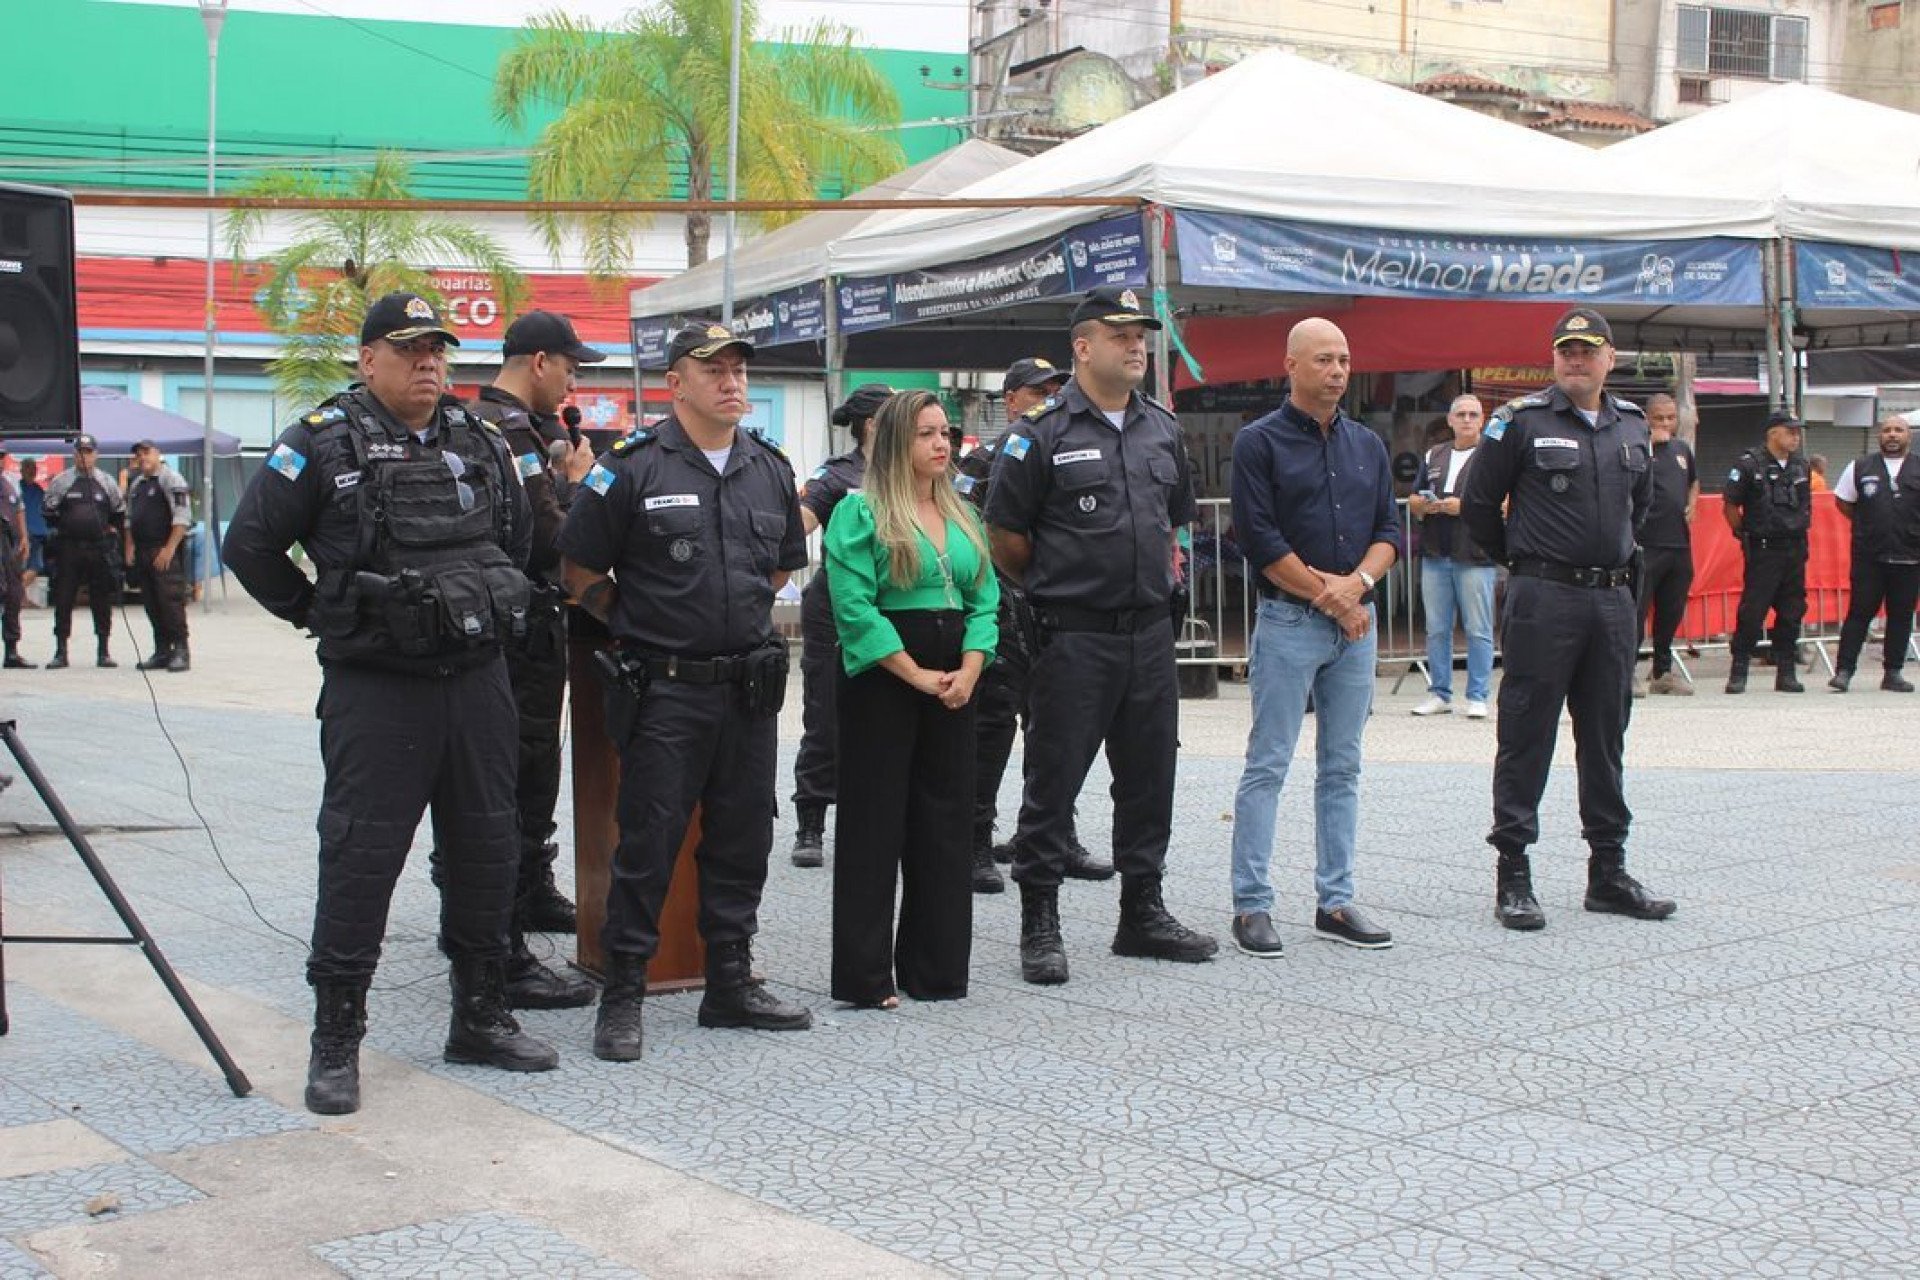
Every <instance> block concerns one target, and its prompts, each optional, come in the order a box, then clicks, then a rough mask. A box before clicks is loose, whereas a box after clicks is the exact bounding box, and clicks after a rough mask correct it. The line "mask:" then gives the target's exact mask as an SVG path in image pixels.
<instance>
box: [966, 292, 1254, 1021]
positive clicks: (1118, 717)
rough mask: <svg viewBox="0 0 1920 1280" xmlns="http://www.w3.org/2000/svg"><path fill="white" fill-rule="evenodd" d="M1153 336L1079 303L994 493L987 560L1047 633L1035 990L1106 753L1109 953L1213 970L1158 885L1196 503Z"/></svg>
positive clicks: (1024, 950) (1102, 300) (1210, 944)
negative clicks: (1178, 627)
mask: <svg viewBox="0 0 1920 1280" xmlns="http://www.w3.org/2000/svg"><path fill="white" fill-rule="evenodd" d="M1158 328H1160V321H1159V320H1157V319H1155V318H1154V317H1153V316H1151V315H1149V314H1147V313H1145V312H1143V311H1141V310H1140V304H1139V300H1138V299H1137V298H1135V296H1134V294H1133V291H1132V290H1130V289H1127V290H1122V289H1114V288H1101V289H1095V290H1093V291H1092V292H1091V293H1089V294H1088V295H1087V296H1086V298H1085V299H1084V300H1083V301H1082V302H1081V303H1080V305H1078V306H1077V307H1075V308H1074V311H1073V318H1072V339H1073V361H1074V363H1073V378H1072V380H1071V381H1069V382H1068V383H1067V385H1066V386H1065V387H1064V388H1063V389H1062V390H1061V392H1060V394H1059V395H1058V396H1055V397H1054V398H1052V399H1051V400H1048V401H1046V402H1045V403H1044V404H1042V405H1040V406H1038V407H1036V408H1034V409H1032V410H1029V411H1028V412H1027V414H1026V415H1025V416H1024V417H1022V418H1021V419H1020V421H1019V422H1018V423H1017V424H1016V425H1015V426H1014V427H1013V428H1011V429H1009V430H1008V432H1007V434H1006V436H1005V438H1004V439H1003V440H1002V442H1001V445H1000V456H999V458H998V460H997V461H996V462H995V463H994V467H993V487H992V492H990V493H989V494H988V495H987V521H988V523H989V525H990V526H991V531H992V537H993V551H994V561H995V563H996V564H998V565H999V566H1000V568H1001V569H1002V570H1003V571H1004V572H1005V573H1006V574H1007V576H1008V577H1010V578H1013V579H1014V580H1016V581H1017V582H1020V583H1022V584H1023V585H1024V586H1025V588H1026V591H1027V595H1028V599H1029V601H1030V602H1031V604H1032V606H1033V610H1034V616H1035V619H1036V622H1037V624H1038V627H1039V629H1040V635H1041V636H1042V637H1043V638H1042V640H1041V645H1040V651H1039V656H1038V657H1037V658H1036V659H1035V661H1034V669H1033V677H1032V680H1033V684H1032V692H1031V695H1030V701H1029V703H1028V713H1029V715H1030V716H1031V720H1030V722H1029V725H1028V729H1027V751H1028V765H1027V776H1026V794H1025V796H1024V798H1023V799H1022V801H1021V806H1020V822H1019V826H1018V829H1017V830H1016V832H1015V834H1014V839H1013V844H1014V865H1013V878H1014V879H1015V880H1016V881H1018V882H1019V884H1020V908H1021V911H1020V916H1021V920H1020V969H1021V975H1022V976H1023V977H1024V978H1025V979H1026V980H1027V981H1028V982H1037V983H1058V982H1065V981H1066V980H1067V953H1066V948H1065V946H1064V945H1063V944H1062V942H1061V940H1060V912H1059V893H1060V881H1061V878H1062V877H1063V876H1064V875H1065V873H1066V862H1067V857H1068V850H1069V845H1070V834H1071V832H1072V830H1073V803H1074V800H1075V798H1076V797H1078V795H1079V794H1080V788H1081V786H1082V785H1083V784H1084V783H1085V782H1086V778H1087V769H1088V766H1090V765H1091V764H1092V763H1093V757H1094V753H1095V752H1097V751H1098V750H1100V748H1101V746H1102V744H1103V743H1104V744H1105V746H1106V750H1107V759H1108V761H1109V763H1110V764H1111V766H1112V769H1113V797H1114V812H1113V848H1114V862H1115V864H1116V865H1117V866H1118V868H1119V871H1120V874H1121V877H1122V887H1121V891H1120V923H1119V928H1118V929H1117V930H1116V931H1115V933H1114V938H1113V951H1114V954H1116V955H1123V956H1144V957H1150V958H1155V959H1162V960H1181V961H1202V960H1206V959H1209V958H1210V957H1212V956H1213V955H1214V953H1215V952H1216V951H1218V950H1219V944H1218V943H1217V942H1216V941H1215V940H1214V939H1213V938H1210V937H1208V936H1206V935H1205V934H1201V933H1197V932H1195V931H1194V930H1192V929H1189V928H1187V927H1186V926H1185V925H1183V924H1181V923H1180V922H1179V921H1178V920H1176V919H1174V918H1173V916H1172V915H1171V914H1170V913H1169V912H1168V911H1167V909H1166V905H1165V903H1164V902H1163V901H1162V898H1161V889H1160V879H1161V872H1162V869H1163V868H1164V866H1165V863H1166V856H1167V841H1168V839H1169V837H1170V836H1171V834H1172V827H1173V775H1174V756H1175V752H1176V751H1177V750H1178V746H1179V744H1178V742H1177V741H1176V734H1177V733H1178V729H1179V716H1180V704H1179V689H1178V686H1177V683H1176V680H1175V668H1174V654H1173V618H1172V614H1171V599H1172V595H1173V585H1174V580H1173V578H1174V575H1173V556H1174V545H1175V542H1174V531H1175V530H1176V529H1177V528H1178V527H1179V526H1181V525H1184V524H1187V523H1188V522H1190V521H1191V520H1192V519H1193V511H1194V505H1193V481H1192V476H1191V473H1190V471H1189V469H1188V465H1187V452H1186V449H1185V447H1184V446H1183V444H1182V443H1181V439H1180V426H1179V424H1178V423H1177V422H1175V421H1174V417H1173V415H1172V414H1171V413H1170V412H1168V411H1167V410H1166V409H1165V408H1163V407H1161V406H1160V405H1158V404H1156V403H1154V402H1153V401H1152V400H1149V399H1147V398H1146V397H1145V396H1143V395H1141V394H1140V391H1139V387H1140V384H1141V382H1142V381H1143V380H1144V379H1145V377H1146V372H1147V331H1148V330H1149V329H1158Z"/></svg>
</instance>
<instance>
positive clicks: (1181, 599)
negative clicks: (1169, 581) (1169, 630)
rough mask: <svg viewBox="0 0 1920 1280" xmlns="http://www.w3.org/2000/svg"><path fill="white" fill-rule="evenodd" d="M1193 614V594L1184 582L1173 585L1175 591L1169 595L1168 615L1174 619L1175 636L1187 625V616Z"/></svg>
mask: <svg viewBox="0 0 1920 1280" xmlns="http://www.w3.org/2000/svg"><path fill="white" fill-rule="evenodd" d="M1191 612H1193V592H1191V591H1189V590H1188V589H1187V584H1186V583H1184V582H1176V583H1174V584H1173V590H1172V591H1171V592H1170V593H1168V595H1167V614H1168V616H1170V617H1171V618H1172V619H1173V629H1174V632H1175V634H1178V633H1179V630H1180V628H1181V627H1183V626H1185V625H1186V622H1187V615H1188V614H1189V613H1191Z"/></svg>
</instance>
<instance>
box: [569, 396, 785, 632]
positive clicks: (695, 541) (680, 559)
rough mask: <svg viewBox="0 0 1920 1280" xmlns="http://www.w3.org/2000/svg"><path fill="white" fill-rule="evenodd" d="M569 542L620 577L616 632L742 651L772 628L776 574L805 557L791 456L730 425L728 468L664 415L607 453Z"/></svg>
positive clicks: (582, 558)
mask: <svg viewBox="0 0 1920 1280" xmlns="http://www.w3.org/2000/svg"><path fill="white" fill-rule="evenodd" d="M560 553H561V554H562V555H564V556H565V557H566V558H567V559H569V560H571V561H573V562H574V563H575V564H577V565H580V566H581V567H582V568H585V569H590V570H592V571H594V572H595V573H611V574H612V575H613V577H614V580H615V581H616V582H617V583H619V586H620V594H619V597H618V600H617V603H616V604H615V607H614V611H613V618H612V621H611V624H610V625H611V627H612V630H613V634H614V635H615V636H617V637H619V638H620V639H622V640H624V641H627V642H628V643H630V644H633V645H635V646H637V647H638V648H641V649H644V650H647V651H649V652H654V653H670V654H677V655H679V656H681V657H688V658H712V657H719V656H722V655H725V654H735V653H743V652H745V651H746V650H748V649H751V648H753V647H754V646H755V645H757V644H759V643H760V642H761V641H763V640H765V639H766V638H767V637H768V636H769V635H770V634H772V631H773V575H774V574H775V573H777V572H779V571H781V570H786V571H789V572H791V571H792V570H794V569H799V568H803V567H804V566H805V565H806V563H807V540H806V534H805V531H804V528H803V526H802V525H801V523H800V504H799V501H798V500H797V498H796V496H795V494H794V488H793V468H792V467H791V466H789V465H788V463H787V459H786V456H785V455H784V454H782V453H781V452H780V451H779V450H777V449H775V448H774V447H773V446H772V445H771V444H768V443H766V442H765V441H763V440H762V439H761V438H760V437H759V436H757V435H754V434H753V433H751V432H748V431H739V430H736V431H735V432H734V433H733V451H732V453H731V454H730V455H729V456H728V458H727V468H726V471H725V472H724V473H722V472H716V471H715V470H714V469H713V464H712V463H711V462H709V461H708V460H707V456H706V455H705V454H704V453H702V452H701V451H700V449H699V447H698V446H696V445H695V444H694V443H693V442H692V441H691V440H689V439H688V438H687V433H686V428H684V427H682V426H681V425H680V423H679V422H678V421H676V420H675V419H673V418H671V417H670V418H667V419H666V420H665V421H663V422H662V423H661V424H660V425H659V427H658V428H656V429H653V430H645V429H643V430H640V431H636V432H634V433H633V434H632V435H630V436H628V437H627V438H626V439H624V440H622V441H620V442H619V443H618V444H616V445H614V447H613V449H612V450H611V451H610V452H608V453H605V454H602V455H601V457H600V460H599V461H598V462H597V463H595V464H594V468H593V470H592V471H591V472H589V473H588V474H587V478H586V479H585V480H584V481H582V482H581V485H580V493H579V496H578V497H576V498H575V499H574V502H573V507H572V509H571V510H569V511H568V512H567V521H566V524H564V525H563V526H562V527H561V530H560Z"/></svg>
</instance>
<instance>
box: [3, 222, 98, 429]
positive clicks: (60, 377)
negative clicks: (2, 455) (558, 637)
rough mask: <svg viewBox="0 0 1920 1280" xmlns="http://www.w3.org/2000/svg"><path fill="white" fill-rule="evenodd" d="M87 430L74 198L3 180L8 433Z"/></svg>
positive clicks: (5, 417)
mask: <svg viewBox="0 0 1920 1280" xmlns="http://www.w3.org/2000/svg"><path fill="white" fill-rule="evenodd" d="M79 430H80V327H79V319H78V316H77V315H76V312H75V303H74V281H73V197H72V196H70V195H68V194H67V193H66V192H64V191H51V190H48V189H46V188H44V187H22V186H9V185H5V184H0V439H6V438H8V437H14V436H30V435H31V436H46V435H59V434H65V435H71V434H73V433H74V432H77V431H79Z"/></svg>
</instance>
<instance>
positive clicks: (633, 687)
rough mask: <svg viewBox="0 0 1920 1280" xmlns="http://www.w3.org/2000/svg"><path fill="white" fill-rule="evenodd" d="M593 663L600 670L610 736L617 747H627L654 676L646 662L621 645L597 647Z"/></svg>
mask: <svg viewBox="0 0 1920 1280" xmlns="http://www.w3.org/2000/svg"><path fill="white" fill-rule="evenodd" d="M593 665H594V667H595V668H596V669H597V670H598V671H599V672H600V683H601V693H602V705H603V707H604V708H605V711H606V717H607V737H608V738H610V739H612V740H613V745H614V746H615V747H625V746H626V745H627V740H628V739H629V738H631V737H632V736H633V728H634V725H635V724H636V723H637V722H638V721H639V719H640V705H641V703H642V702H644V701H645V700H646V696H647V683H648V680H649V679H650V677H649V676H648V675H647V667H646V663H644V662H642V661H641V660H640V659H639V658H638V657H637V656H636V655H634V654H630V653H627V652H625V651H624V650H621V649H597V650H595V651H594V655H593Z"/></svg>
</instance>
